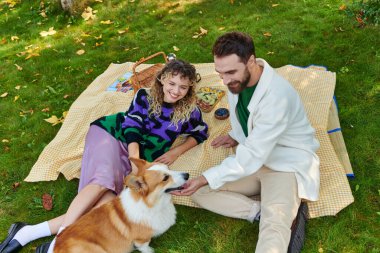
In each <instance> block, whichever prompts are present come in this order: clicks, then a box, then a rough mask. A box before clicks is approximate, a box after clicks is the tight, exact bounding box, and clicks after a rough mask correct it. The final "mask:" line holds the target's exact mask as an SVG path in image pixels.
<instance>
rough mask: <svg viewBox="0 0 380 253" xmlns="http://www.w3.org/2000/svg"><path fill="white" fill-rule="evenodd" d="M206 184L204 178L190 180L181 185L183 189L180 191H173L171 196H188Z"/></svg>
mask: <svg viewBox="0 0 380 253" xmlns="http://www.w3.org/2000/svg"><path fill="white" fill-rule="evenodd" d="M207 184H208V182H207V180H206V178H205V177H204V176H199V177H197V178H194V179H190V180H189V181H187V182H186V183H185V184H184V185H183V189H182V190H180V191H173V192H171V194H173V195H176V196H190V195H192V194H193V193H194V192H196V191H197V190H198V189H199V188H201V187H202V186H205V185H207Z"/></svg>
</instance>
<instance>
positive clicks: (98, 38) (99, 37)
mask: <svg viewBox="0 0 380 253" xmlns="http://www.w3.org/2000/svg"><path fill="white" fill-rule="evenodd" d="M94 38H95V39H97V40H100V39H101V38H102V35H101V34H100V35H99V36H95V37H94Z"/></svg>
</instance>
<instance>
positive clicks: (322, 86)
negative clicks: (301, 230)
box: [25, 62, 353, 218]
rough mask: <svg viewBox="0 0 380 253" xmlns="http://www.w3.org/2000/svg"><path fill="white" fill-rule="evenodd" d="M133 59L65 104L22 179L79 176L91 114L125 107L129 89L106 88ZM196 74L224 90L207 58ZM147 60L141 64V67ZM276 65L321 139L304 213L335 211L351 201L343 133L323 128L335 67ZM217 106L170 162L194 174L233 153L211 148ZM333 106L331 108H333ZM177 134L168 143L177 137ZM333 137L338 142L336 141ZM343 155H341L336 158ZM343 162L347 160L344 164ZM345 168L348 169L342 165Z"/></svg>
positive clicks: (224, 123)
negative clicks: (312, 197)
mask: <svg viewBox="0 0 380 253" xmlns="http://www.w3.org/2000/svg"><path fill="white" fill-rule="evenodd" d="M132 65H133V62H126V63H123V64H111V65H110V66H109V67H108V69H107V70H106V71H105V72H104V73H103V74H101V75H100V76H98V77H97V78H96V79H95V80H94V81H93V82H92V83H91V84H90V85H89V86H88V87H87V88H86V89H85V90H84V91H83V92H82V94H81V95H80V96H79V97H78V98H77V99H76V100H75V101H74V103H73V104H72V105H71V107H70V109H69V111H68V114H67V116H66V119H65V121H64V123H63V125H62V127H61V128H60V130H59V131H58V133H57V135H56V136H55V138H54V139H53V140H52V141H51V142H50V143H49V144H48V145H47V146H46V147H45V148H44V150H43V151H42V153H41V154H40V156H39V158H38V160H37V162H36V163H35V164H34V166H33V167H32V169H31V171H30V173H29V175H28V176H27V177H26V179H25V181H28V182H36V181H49V180H56V179H57V178H58V176H59V174H60V173H62V174H63V175H64V176H65V178H66V179H67V180H71V179H73V178H79V175H80V167H81V158H82V153H83V148H84V139H85V136H86V133H87V131H88V129H89V124H90V122H92V121H93V120H95V119H97V118H99V117H101V116H104V115H109V114H113V113H116V112H120V111H126V110H127V108H128V107H129V105H130V102H131V100H132V98H133V91H128V92H127V93H123V92H112V91H106V89H107V87H108V86H109V85H110V84H112V83H113V82H114V81H115V80H116V79H117V78H118V77H120V76H122V75H123V74H125V73H126V72H128V71H131V69H132ZM194 65H195V67H196V69H197V71H198V72H199V73H200V75H201V77H202V80H201V82H200V83H199V85H198V87H199V88H200V87H205V86H213V87H216V88H219V89H223V90H225V89H226V88H225V87H224V85H223V84H222V82H221V80H220V78H219V76H218V75H217V73H216V72H215V71H214V64H213V63H201V64H194ZM148 66H151V65H150V64H143V66H142V67H143V68H144V67H148ZM276 71H278V73H279V74H280V75H282V76H283V77H284V78H286V79H287V80H289V81H290V83H292V84H293V85H294V87H295V88H296V90H297V91H298V92H299V94H300V96H301V99H302V100H303V102H304V105H305V109H306V111H307V114H308V117H309V120H310V122H311V124H312V125H313V127H314V128H315V129H316V135H317V138H318V140H319V142H320V144H321V146H320V149H319V150H318V152H317V154H318V156H319V157H320V161H321V167H320V170H321V187H320V199H319V200H318V201H316V202H310V203H309V212H310V217H312V218H313V217H319V216H326V215H335V214H337V213H338V212H339V211H340V210H342V209H343V208H344V207H346V206H347V205H349V204H350V203H352V202H353V196H352V192H351V189H350V186H349V183H348V180H347V177H346V174H350V173H351V174H352V168H351V165H350V164H349V159H348V155H347V151H346V149H345V146H344V141H343V136H341V133H340V135H336V133H339V132H338V131H334V133H335V136H334V138H335V139H334V141H332V139H331V136H329V133H328V130H329V129H328V128H329V127H330V128H332V129H336V128H340V126H339V119H338V118H337V111H336V105H335V104H334V102H333V94H334V89H335V78H336V76H335V73H333V72H330V71H326V70H325V69H323V68H318V67H309V68H300V67H295V66H291V65H286V66H283V67H280V68H277V69H276ZM219 107H226V108H228V104H227V97H226V96H224V97H223V98H222V99H221V101H220V102H219V103H218V105H217V106H216V107H215V108H214V109H213V110H212V111H211V112H209V113H203V117H204V120H205V121H206V122H207V123H208V125H209V135H210V137H209V139H208V140H207V141H206V142H204V143H202V144H200V145H198V146H196V147H194V148H192V149H191V150H189V151H187V152H186V153H185V154H183V155H182V156H181V157H180V158H179V159H178V160H177V161H175V162H174V163H173V164H172V165H171V166H170V168H171V169H173V170H181V171H187V172H189V173H190V175H191V177H195V176H198V175H200V174H201V173H202V172H203V171H204V170H206V169H208V168H210V167H212V166H214V165H216V164H218V163H220V162H221V161H222V160H223V159H224V158H225V157H227V156H228V155H231V154H233V153H234V149H233V148H227V149H225V148H218V149H214V148H211V146H210V142H211V141H212V140H213V139H214V138H215V137H216V136H219V135H222V134H226V133H228V131H229V130H230V124H229V121H228V120H217V119H215V118H214V111H215V110H216V109H217V108H219ZM334 112H335V113H334ZM181 141H183V139H181V138H179V139H178V140H177V141H176V142H175V143H174V145H178V144H179V143H181ZM336 143H338V144H339V145H338V146H337V145H336ZM342 157H343V158H342ZM347 162H348V164H347ZM346 170H348V171H346ZM173 199H174V203H176V204H181V205H187V206H193V207H197V205H196V204H195V203H194V202H192V200H191V198H190V197H177V196H175V197H174V198H173Z"/></svg>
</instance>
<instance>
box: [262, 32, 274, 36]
mask: <svg viewBox="0 0 380 253" xmlns="http://www.w3.org/2000/svg"><path fill="white" fill-rule="evenodd" d="M263 35H264V36H265V37H271V36H272V34H271V33H270V32H266V33H263Z"/></svg>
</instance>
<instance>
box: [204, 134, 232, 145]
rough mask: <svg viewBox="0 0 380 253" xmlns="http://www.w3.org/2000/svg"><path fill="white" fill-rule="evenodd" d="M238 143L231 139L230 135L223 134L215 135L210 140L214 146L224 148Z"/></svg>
mask: <svg viewBox="0 0 380 253" xmlns="http://www.w3.org/2000/svg"><path fill="white" fill-rule="evenodd" d="M236 145H238V142H237V141H235V140H234V139H232V137H231V136H229V135H228V134H227V135H223V136H218V137H216V138H215V139H214V140H213V141H212V142H211V146H212V147H214V148H219V147H220V146H222V147H224V148H232V147H235V146H236Z"/></svg>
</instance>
